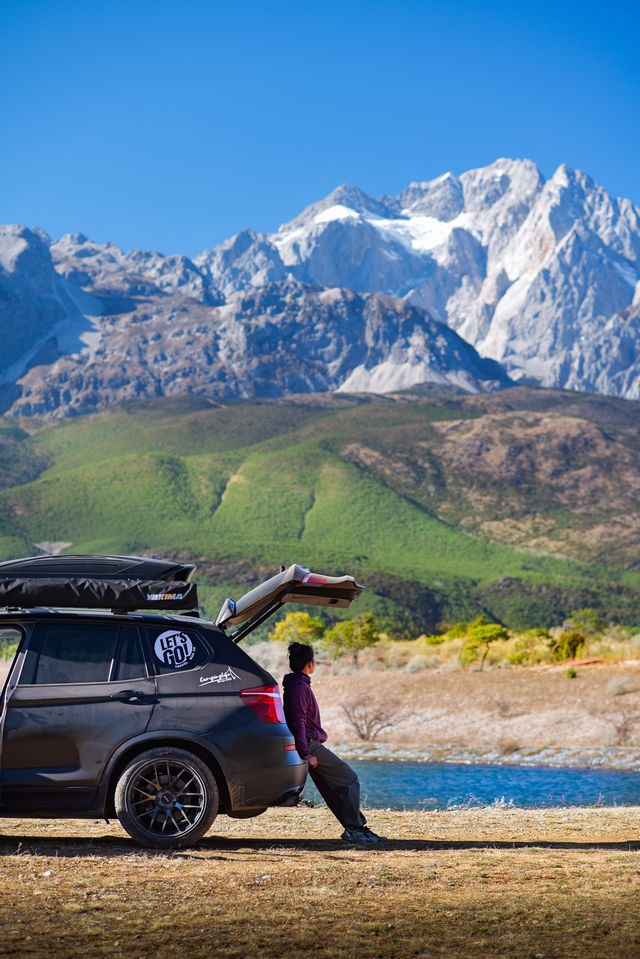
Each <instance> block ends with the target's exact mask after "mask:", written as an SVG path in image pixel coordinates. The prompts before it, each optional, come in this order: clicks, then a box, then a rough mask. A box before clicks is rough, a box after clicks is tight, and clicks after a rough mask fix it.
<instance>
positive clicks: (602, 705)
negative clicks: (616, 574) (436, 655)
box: [313, 662, 640, 753]
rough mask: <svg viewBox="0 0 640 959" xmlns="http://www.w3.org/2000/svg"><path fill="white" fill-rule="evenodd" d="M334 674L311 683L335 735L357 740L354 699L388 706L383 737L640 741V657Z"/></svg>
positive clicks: (503, 745) (529, 742)
mask: <svg viewBox="0 0 640 959" xmlns="http://www.w3.org/2000/svg"><path fill="white" fill-rule="evenodd" d="M576 673H577V675H576V677H575V678H574V679H568V678H567V676H566V666H520V667H506V668H502V669H498V668H493V669H489V670H484V671H482V672H479V671H469V670H463V669H447V668H439V669H425V670H421V671H420V672H416V673H408V672H404V671H402V670H392V669H388V670H380V671H357V672H352V673H335V672H333V671H332V670H331V669H330V668H327V667H319V668H318V670H317V671H316V674H315V676H314V678H313V688H314V690H315V693H316V696H317V698H318V700H319V703H320V709H321V713H322V720H323V725H324V726H325V728H326V729H327V730H329V731H330V733H331V739H332V741H333V742H338V741H348V740H354V739H357V736H355V734H354V730H353V727H352V726H351V725H350V723H349V722H348V720H347V718H346V716H345V714H344V712H343V709H342V708H341V707H342V706H343V705H344V704H349V702H351V701H353V699H354V698H361V699H364V700H365V701H368V702H375V703H376V704H377V705H379V706H380V705H382V706H385V705H386V707H387V713H388V717H389V719H390V720H391V721H392V722H393V725H391V726H390V727H389V728H388V729H386V730H384V731H383V732H382V733H381V734H380V736H379V737H378V740H379V741H381V742H387V743H392V744H403V745H407V744H414V745H416V746H421V745H424V744H425V743H437V744H440V745H451V746H475V747H482V746H496V747H499V749H500V750H501V751H502V752H504V753H509V752H513V751H514V750H515V749H518V748H520V747H543V746H556V747H572V748H578V747H591V746H620V745H635V744H637V743H639V742H640V663H635V662H634V663H623V664H616V665H597V664H596V665H590V666H582V667H581V666H578V667H577V668H576Z"/></svg>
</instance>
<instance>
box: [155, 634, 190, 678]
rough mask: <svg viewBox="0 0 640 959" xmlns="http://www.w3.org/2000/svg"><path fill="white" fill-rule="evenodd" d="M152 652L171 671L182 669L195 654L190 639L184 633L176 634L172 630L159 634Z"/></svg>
mask: <svg viewBox="0 0 640 959" xmlns="http://www.w3.org/2000/svg"><path fill="white" fill-rule="evenodd" d="M153 650H154V652H155V654H156V656H157V657H158V659H159V660H160V662H161V663H164V665H165V666H170V667H171V668H172V669H182V668H183V667H184V666H186V665H187V664H188V663H190V662H191V660H192V659H193V657H194V656H195V654H196V650H195V646H194V645H193V641H192V640H191V638H190V637H189V636H187V634H186V633H180V632H176V631H175V630H173V629H168V630H167V631H166V632H165V633H160V635H159V636H158V638H157V639H156V641H155V643H154V646H153Z"/></svg>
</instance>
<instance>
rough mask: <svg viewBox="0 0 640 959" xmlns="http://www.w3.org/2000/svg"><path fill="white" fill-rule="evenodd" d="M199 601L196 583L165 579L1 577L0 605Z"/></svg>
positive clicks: (120, 606)
mask: <svg viewBox="0 0 640 959" xmlns="http://www.w3.org/2000/svg"><path fill="white" fill-rule="evenodd" d="M197 605H198V591H197V587H196V584H195V583H181V582H176V581H172V582H170V583H168V582H167V581H166V580H164V579H161V580H146V579H143V580H132V579H128V580H122V579H107V580H104V579H74V578H71V577H67V578H63V577H56V578H50V579H42V578H40V579H26V578H23V577H12V578H9V577H6V576H3V577H0V606H19V607H20V608H21V609H33V608H34V607H37V606H53V607H62V608H69V609H114V610H116V609H117V610H118V611H122V612H133V611H134V610H136V609H165V610H168V609H194V608H195V607H196V606H197Z"/></svg>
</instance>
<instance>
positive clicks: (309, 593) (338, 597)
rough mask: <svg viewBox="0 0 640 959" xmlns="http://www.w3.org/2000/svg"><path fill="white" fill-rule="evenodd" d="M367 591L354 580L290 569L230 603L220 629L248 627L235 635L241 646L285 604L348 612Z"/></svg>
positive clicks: (224, 608)
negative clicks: (364, 591) (303, 604)
mask: <svg viewBox="0 0 640 959" xmlns="http://www.w3.org/2000/svg"><path fill="white" fill-rule="evenodd" d="M363 589H364V586H359V585H358V583H356V581H355V579H354V578H353V576H326V575H325V574H324V573H312V572H311V571H310V570H309V569H307V567H306V566H296V565H294V566H290V567H289V568H288V569H285V570H282V572H280V573H277V574H276V575H275V576H271V577H270V578H269V579H267V580H265V582H264V583H261V584H260V586H256V587H255V589H252V590H250V591H249V592H248V593H245V595H244V596H242V597H241V598H240V599H239V600H237V601H236V602H234V601H233V600H232V599H226V600H225V601H224V603H223V605H222V608H221V610H220V612H219V613H218V616H217V618H216V626H218V627H219V628H220V629H228V628H229V626H240V625H241V624H245V625H244V626H242V628H241V629H239V630H237V632H235V633H233V634H232V635H231V638H232V639H233V640H235V642H238V641H239V640H241V639H242V638H243V637H244V636H247V635H248V634H249V633H250V632H251V631H252V630H253V629H255V628H256V626H259V625H260V623H263V622H264V621H265V619H267V618H268V617H269V616H271V615H272V613H275V612H276V611H277V610H278V609H280V607H281V606H282V605H283V604H284V603H305V604H308V605H312V606H336V607H338V608H339V609H346V607H347V606H349V605H350V604H351V603H352V602H353V600H354V599H357V598H358V596H359V595H360V593H361V592H362V590H363Z"/></svg>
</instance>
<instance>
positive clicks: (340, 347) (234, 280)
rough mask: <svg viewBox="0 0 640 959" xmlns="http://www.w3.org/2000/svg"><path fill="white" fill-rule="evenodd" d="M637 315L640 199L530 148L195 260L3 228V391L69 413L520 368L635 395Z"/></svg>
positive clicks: (461, 377)
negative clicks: (143, 399)
mask: <svg viewBox="0 0 640 959" xmlns="http://www.w3.org/2000/svg"><path fill="white" fill-rule="evenodd" d="M639 310H640V211H638V209H637V208H636V207H634V206H633V204H631V203H630V202H629V201H628V200H615V199H612V198H611V197H610V196H609V195H608V194H607V193H606V191H604V190H603V189H602V188H601V187H599V186H597V184H595V183H594V182H593V181H592V180H591V179H589V177H587V176H586V175H585V174H583V173H580V172H579V171H574V170H570V169H568V168H567V167H564V166H562V167H560V168H559V169H558V170H557V171H556V173H555V174H554V176H553V177H552V178H551V179H550V180H549V181H545V180H544V178H543V177H542V176H541V174H540V172H539V171H538V170H537V168H536V166H535V164H533V163H532V162H531V161H528V160H498V161H497V162H496V163H494V164H491V165H490V166H488V167H486V168H483V169H480V170H470V171H468V172H467V173H463V174H462V175H461V176H459V177H455V176H452V175H451V174H445V175H444V176H442V177H439V178H438V179H436V180H433V181H429V182H420V183H412V184H410V186H408V187H407V188H406V189H405V190H403V191H402V192H401V193H400V194H399V195H398V196H397V197H390V196H383V197H379V198H378V199H374V198H372V197H369V196H367V195H366V194H365V193H363V192H362V191H361V190H358V189H357V188H355V187H349V186H342V187H339V188H338V189H337V190H334V191H333V193H331V194H330V195H329V196H328V197H326V198H325V199H324V200H322V201H320V202H318V203H315V204H313V205H312V206H310V207H308V208H307V209H306V210H304V211H303V212H302V213H301V214H300V215H299V216H298V217H296V218H295V219H294V220H292V221H291V222H290V223H287V224H284V225H283V226H282V227H280V229H279V230H278V231H277V232H276V233H273V234H257V233H254V232H253V231H251V230H245V231H243V232H242V233H240V234H238V235H237V236H235V237H233V238H231V239H230V240H228V241H226V242H225V243H223V244H221V245H220V246H219V247H216V248H215V249H213V250H207V251H205V252H204V253H202V254H201V255H200V256H198V257H197V258H196V259H195V260H189V259H188V258H187V257H183V256H170V257H166V256H162V255H161V254H159V253H155V252H149V251H142V250H134V251H131V252H129V253H124V252H123V251H122V250H120V249H119V247H117V246H115V245H114V244H97V243H93V242H92V241H90V240H89V239H87V237H85V236H83V235H81V234H77V235H74V236H65V237H62V239H60V240H58V241H56V242H51V241H50V240H49V238H48V237H46V235H44V234H42V233H41V232H39V231H29V230H26V229H25V228H23V227H4V228H0V323H1V324H2V329H3V331H4V332H5V337H4V340H5V344H6V346H5V350H4V351H3V355H2V357H0V377H1V379H2V391H0V398H1V399H2V401H3V406H4V408H5V409H7V408H10V409H11V410H12V411H13V412H21V413H36V412H37V413H44V414H53V415H66V414H69V413H73V412H79V411H83V412H89V411H91V410H96V409H101V408H103V407H104V406H105V405H106V404H107V403H110V402H116V401H118V400H121V399H127V398H135V397H139V396H154V395H161V394H165V393H178V392H196V393H203V394H206V395H211V396H258V395H262V394H266V395H281V394H285V393H288V392H295V391H305V390H337V389H341V390H360V391H361V390H369V391H379V392H384V391H388V390H393V389H399V388H403V387H407V386H411V385H414V384H415V383H417V382H421V381H425V382H442V383H451V384H456V385H461V386H463V387H464V388H465V389H470V390H482V389H487V388H496V386H500V385H503V384H504V383H506V382H508V380H507V378H506V376H505V372H504V371H505V370H506V371H507V372H508V373H509V374H510V375H511V376H512V377H513V378H515V379H530V380H534V381H536V382H539V383H542V384H543V385H547V386H562V387H567V388H570V389H576V390H586V391H596V392H602V393H608V394H612V395H617V396H624V397H629V398H638V397H640V361H639V358H638V356H637V353H638V347H637V344H638V336H639V335H640V329H639V323H640V315H639ZM454 331H455V333H457V334H459V336H455V334H454ZM460 337H461V338H462V339H460ZM464 341H466V342H464ZM469 344H470V345H469ZM476 351H477V352H476ZM481 356H484V357H488V358H489V359H490V360H493V361H496V362H494V363H491V362H485V361H483V360H482V359H481ZM497 364H500V366H501V367H502V369H500V367H499V366H498V365H497Z"/></svg>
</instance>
